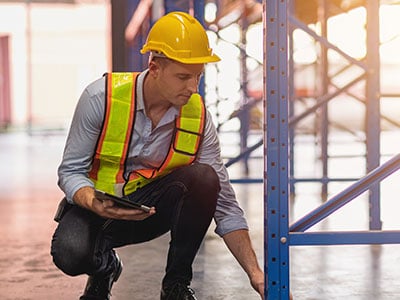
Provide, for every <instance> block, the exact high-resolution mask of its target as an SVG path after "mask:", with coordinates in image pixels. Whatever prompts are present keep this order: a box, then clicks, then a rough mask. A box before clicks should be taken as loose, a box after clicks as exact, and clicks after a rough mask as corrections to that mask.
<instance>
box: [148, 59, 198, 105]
mask: <svg viewBox="0 0 400 300" xmlns="http://www.w3.org/2000/svg"><path fill="white" fill-rule="evenodd" d="M155 63H156V64H157V65H158V73H157V79H156V80H157V85H158V90H159V93H160V94H161V97H162V98H164V99H165V100H167V101H169V102H170V103H171V104H172V105H177V106H181V105H184V104H186V103H187V102H188V100H189V98H190V96H191V95H192V94H193V93H196V92H197V91H198V86H199V81H200V78H201V76H202V75H203V72H204V64H182V63H180V62H176V61H172V60H167V61H156V62H155Z"/></svg>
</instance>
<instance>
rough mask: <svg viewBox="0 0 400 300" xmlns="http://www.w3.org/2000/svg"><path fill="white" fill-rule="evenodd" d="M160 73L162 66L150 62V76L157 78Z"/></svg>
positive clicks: (152, 61)
mask: <svg viewBox="0 0 400 300" xmlns="http://www.w3.org/2000/svg"><path fill="white" fill-rule="evenodd" d="M159 71H160V65H159V63H157V62H156V61H154V60H151V61H150V62H149V74H150V75H151V76H153V77H157V76H158V73H159Z"/></svg>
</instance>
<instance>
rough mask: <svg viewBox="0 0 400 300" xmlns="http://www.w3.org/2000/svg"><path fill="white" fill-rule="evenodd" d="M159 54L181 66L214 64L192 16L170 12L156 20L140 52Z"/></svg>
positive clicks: (202, 33) (212, 55)
mask: <svg viewBox="0 0 400 300" xmlns="http://www.w3.org/2000/svg"><path fill="white" fill-rule="evenodd" d="M148 51H155V52H161V53H163V54H164V55H165V56H166V57H168V58H170V59H173V60H176V61H179V62H181V63H184V64H202V63H210V62H217V61H220V60H221V59H220V58H219V57H218V55H216V54H213V52H212V49H211V48H210V46H209V44H208V37H207V33H206V31H205V30H204V28H203V26H202V25H201V24H200V23H199V21H197V20H196V19H195V18H193V17H192V16H191V15H189V14H187V13H184V12H171V13H169V14H166V15H165V16H163V17H161V18H160V19H158V20H157V22H156V23H155V24H154V25H153V27H152V28H151V29H150V32H149V35H148V36H147V41H146V43H145V44H144V45H143V48H142V50H140V53H142V54H144V53H146V52H148Z"/></svg>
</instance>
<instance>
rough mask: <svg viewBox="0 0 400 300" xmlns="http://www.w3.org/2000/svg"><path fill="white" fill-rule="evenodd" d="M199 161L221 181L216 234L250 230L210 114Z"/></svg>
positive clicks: (222, 234)
mask: <svg viewBox="0 0 400 300" xmlns="http://www.w3.org/2000/svg"><path fill="white" fill-rule="evenodd" d="M197 161H198V162H200V163H204V164H208V165H210V166H212V167H213V168H214V170H215V171H216V173H217V175H218V177H219V180H220V185H221V191H220V193H219V197H218V200H217V207H216V211H215V214H214V220H215V223H216V225H217V226H216V229H215V232H216V233H217V234H218V235H219V236H224V235H225V234H227V233H229V232H231V231H234V230H239V229H248V225H247V222H246V219H245V217H244V213H243V210H242V209H241V207H240V206H239V203H238V202H237V199H236V195H235V192H234V190H233V188H232V185H231V183H230V181H229V175H228V171H227V169H226V167H225V165H224V163H223V161H222V158H221V148H220V143H219V138H218V135H217V130H216V128H215V126H214V124H213V122H212V117H211V115H210V113H209V112H207V122H206V128H205V134H204V139H203V142H202V145H201V147H200V151H199V157H198V159H197Z"/></svg>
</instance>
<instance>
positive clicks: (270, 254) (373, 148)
mask: <svg viewBox="0 0 400 300" xmlns="http://www.w3.org/2000/svg"><path fill="white" fill-rule="evenodd" d="M320 3H321V2H320ZM379 5H380V4H379V2H378V1H376V0H367V1H366V6H365V8H366V11H367V29H366V30H367V52H368V53H367V56H366V60H365V62H357V61H354V60H353V59H352V58H351V57H346V58H349V60H350V61H352V62H354V63H357V64H360V65H362V67H363V68H364V70H365V73H364V74H362V76H360V78H356V79H354V80H353V81H354V82H353V81H351V82H349V83H347V84H345V85H344V86H343V87H341V88H339V89H338V90H337V91H336V92H334V93H333V94H324V95H323V96H321V97H320V98H319V99H317V101H316V103H315V105H314V106H313V107H312V108H310V109H309V110H308V111H306V112H305V113H303V114H302V115H297V116H294V115H291V116H289V107H290V101H289V100H290V99H288V98H289V96H288V95H291V96H292V95H293V92H292V91H290V90H289V86H290V83H291V82H292V81H291V76H290V75H291V74H288V70H289V69H290V70H292V68H289V62H290V59H288V58H289V55H288V53H289V52H288V51H290V48H288V40H290V39H289V34H288V32H289V30H288V24H289V22H288V20H290V22H291V23H292V24H294V25H297V26H301V25H302V24H301V23H300V22H298V21H297V20H296V19H294V18H293V17H291V16H290V17H289V15H288V11H289V1H288V0H268V1H266V0H264V33H265V36H264V44H265V47H264V49H265V54H264V57H265V61H264V76H265V79H266V80H265V89H264V102H265V104H264V118H265V125H264V128H265V129H264V141H265V143H264V155H265V157H264V204H265V205H264V207H265V208H264V210H265V211H264V232H265V239H264V243H265V245H264V249H265V250H264V255H265V265H264V268H265V274H266V283H267V284H266V287H265V292H266V295H268V296H267V299H289V290H290V278H289V268H290V262H289V248H290V246H298V245H308V246H312V245H342V244H397V243H400V231H399V230H391V231H385V230H381V229H382V228H381V221H380V186H379V183H380V182H381V181H382V180H383V179H384V178H386V177H387V176H389V175H390V174H392V173H393V172H395V171H397V170H398V169H399V168H400V155H396V156H394V157H393V158H391V159H389V160H388V161H386V162H385V163H384V164H382V165H380V156H381V155H380V148H379V144H380V143H379V141H380V120H381V115H380V104H379V100H380V99H379V98H380V95H379V18H377V16H376V13H375V12H376V11H379ZM304 29H305V30H307V31H308V30H309V29H308V28H304ZM310 33H311V34H313V32H310ZM314 38H315V39H316V40H318V41H319V42H321V43H322V44H323V47H331V49H334V50H337V51H339V52H340V53H342V54H343V55H346V54H345V53H344V52H342V51H341V50H340V49H338V48H335V47H334V46H333V45H330V44H329V43H328V41H327V40H326V39H325V38H324V37H321V36H319V35H317V34H315V36H314ZM325 63H326V62H325ZM359 80H365V81H366V98H365V105H366V128H365V133H366V141H365V143H366V149H367V151H366V153H367V154H366V161H367V163H366V165H367V170H366V173H367V175H365V176H364V177H363V178H361V179H359V180H358V181H355V182H354V183H353V184H352V185H350V186H349V187H348V188H346V189H345V190H343V191H342V192H339V193H338V194H337V195H335V196H334V197H332V198H331V199H329V200H327V201H326V202H324V203H323V204H322V205H321V206H320V207H318V208H316V209H314V210H313V211H311V212H310V213H308V214H307V215H306V216H304V217H303V218H301V219H299V220H297V221H295V222H294V223H293V224H292V225H290V226H289V222H288V215H289V205H288V202H289V193H290V191H289V190H290V186H291V182H290V176H289V171H288V168H289V155H288V153H289V152H290V151H291V149H290V147H291V145H290V144H289V141H292V140H293V139H292V137H289V133H292V129H293V128H292V126H294V125H295V124H296V122H298V121H299V120H301V119H302V118H303V117H304V116H305V115H307V114H309V113H311V112H314V111H315V110H316V109H317V108H320V107H323V106H324V105H326V103H327V102H328V101H329V100H330V99H332V98H333V97H334V96H335V94H338V93H343V92H346V91H347V89H348V87H350V86H351V85H352V84H354V83H355V82H357V81H359ZM325 82H326V81H325ZM326 84H328V83H327V82H326ZM291 88H293V86H291ZM267 99H268V100H267ZM322 115H326V114H325V113H323V114H322ZM323 121H324V122H328V120H327V119H326V118H325V119H324V120H323ZM327 125H328V123H326V124H325V127H323V129H322V133H323V134H326V135H327V134H328V132H327ZM324 128H325V129H324ZM323 141H325V142H324V143H327V139H324V140H323ZM322 149H325V151H327V144H325V146H324V145H323V146H322ZM322 156H324V154H323V155H322ZM325 159H326V161H327V159H328V156H327V153H326V152H325ZM292 163H293V162H292V161H290V165H292ZM324 172H325V173H324V174H323V175H324V178H325V179H326V180H327V181H326V182H325V183H327V182H328V181H329V178H328V175H327V169H326V168H324ZM366 191H369V203H370V212H369V213H370V223H369V230H365V231H345V232H338V231H335V232H332V231H331V232H329V231H324V232H305V231H306V230H308V229H309V228H311V227H312V226H314V225H315V224H317V223H318V222H320V221H321V220H323V219H324V218H326V217H327V216H329V215H330V214H332V213H333V212H334V211H336V210H338V209H339V208H341V207H342V206H344V205H346V204H347V203H349V202H350V201H352V200H353V199H355V198H356V197H357V196H359V195H360V194H362V193H364V192H366ZM325 192H326V191H325Z"/></svg>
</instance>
